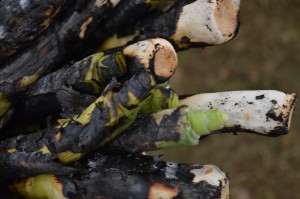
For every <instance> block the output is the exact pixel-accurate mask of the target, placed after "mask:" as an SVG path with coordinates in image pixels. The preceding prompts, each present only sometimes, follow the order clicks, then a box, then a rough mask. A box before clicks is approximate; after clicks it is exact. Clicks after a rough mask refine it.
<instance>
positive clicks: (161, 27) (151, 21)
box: [117, 0, 195, 46]
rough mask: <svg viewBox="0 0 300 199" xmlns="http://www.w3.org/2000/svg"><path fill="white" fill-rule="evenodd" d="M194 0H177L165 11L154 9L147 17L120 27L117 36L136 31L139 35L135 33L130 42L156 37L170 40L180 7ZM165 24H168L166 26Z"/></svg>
mask: <svg viewBox="0 0 300 199" xmlns="http://www.w3.org/2000/svg"><path fill="white" fill-rule="evenodd" d="M194 1H195V0H185V1H178V2H177V3H176V5H175V6H173V7H172V8H171V9H170V10H168V12H166V13H164V12H161V11H160V10H158V11H157V12H155V11H154V12H153V13H152V15H149V17H148V16H146V17H144V18H143V19H141V20H139V21H137V23H136V24H134V25H131V26H128V27H127V28H126V29H125V30H124V29H121V30H120V31H118V32H117V35H118V37H125V36H128V35H134V34H135V32H136V31H138V32H139V35H137V36H136V37H135V38H134V39H133V41H130V43H134V42H136V41H141V40H144V39H147V38H156V37H160V38H165V39H167V40H170V39H169V38H170V37H171V35H173V34H174V33H175V31H176V22H177V21H178V19H179V16H180V13H181V10H182V7H183V6H184V5H187V4H189V3H191V2H194ZM166 24H168V25H167V26H166ZM171 43H172V44H173V45H174V46H176V45H175V43H174V42H172V41H171Z"/></svg>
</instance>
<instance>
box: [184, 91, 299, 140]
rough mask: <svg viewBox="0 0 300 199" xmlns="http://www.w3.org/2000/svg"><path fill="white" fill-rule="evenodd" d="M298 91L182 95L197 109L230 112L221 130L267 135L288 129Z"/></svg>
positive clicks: (186, 101) (187, 103) (274, 134)
mask: <svg viewBox="0 0 300 199" xmlns="http://www.w3.org/2000/svg"><path fill="white" fill-rule="evenodd" d="M295 101H296V94H295V93H293V94H285V93H283V92H280V91H275V90H258V91H232V92H220V93H206V94H199V95H193V96H190V97H187V98H185V99H181V100H180V102H179V104H180V105H187V106H188V107H190V108H191V109H193V110H209V109H218V110H220V111H223V112H224V113H226V114H227V115H228V118H229V119H228V120H227V121H226V122H225V126H224V129H222V130H221V132H249V133H256V134H260V135H265V136H280V135H284V134H287V133H288V130H289V127H290V123H291V118H292V114H293V110H294V106H295Z"/></svg>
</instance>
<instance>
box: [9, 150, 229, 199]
mask: <svg viewBox="0 0 300 199" xmlns="http://www.w3.org/2000/svg"><path fill="white" fill-rule="evenodd" d="M204 166H205V165H196V164H193V165H190V164H176V163H169V162H164V161H162V160H160V159H159V158H158V157H149V156H142V155H132V154H123V155H115V154H107V153H98V152H95V153H93V154H91V155H90V156H89V157H85V158H84V159H82V160H81V161H79V162H77V163H76V166H75V167H76V169H77V171H81V172H78V173H76V174H75V175H60V176H55V179H56V180H55V181H56V182H55V184H57V183H59V184H60V185H61V187H62V189H61V192H62V195H63V196H64V197H67V198H74V197H76V198H97V197H104V198H124V199H125V198H137V199H140V198H156V197H158V195H160V196H165V197H167V198H173V197H174V198H205V199H213V198H221V197H224V198H225V197H226V195H224V194H223V193H224V190H226V189H228V187H226V185H225V184H224V183H226V184H227V183H228V178H227V176H226V175H224V174H222V172H221V171H219V170H217V169H215V168H214V167H210V169H208V170H209V171H208V170H207V171H206V172H205V173H203V174H201V175H203V176H201V177H200V178H201V179H202V180H201V179H199V180H200V181H197V182H195V179H196V174H194V173H193V171H199V170H201V169H203V168H204ZM209 172H210V173H209ZM207 174H208V175H209V174H212V175H216V177H215V182H217V184H218V185H215V184H214V183H215V182H209V181H206V180H205V179H206V176H205V175H207ZM197 179H198V177H197ZM22 181H23V183H24V182H26V178H25V179H23V180H22ZM18 183H20V181H14V182H13V183H11V184H10V187H12V188H14V187H16V186H17V184H18ZM104 184H105V186H103V185H104ZM27 186H28V184H27ZM29 186H31V185H29ZM52 186H55V185H54V184H52ZM32 188H34V187H32ZM12 191H14V189H12ZM156 194H158V195H156ZM161 194H162V195H161Z"/></svg>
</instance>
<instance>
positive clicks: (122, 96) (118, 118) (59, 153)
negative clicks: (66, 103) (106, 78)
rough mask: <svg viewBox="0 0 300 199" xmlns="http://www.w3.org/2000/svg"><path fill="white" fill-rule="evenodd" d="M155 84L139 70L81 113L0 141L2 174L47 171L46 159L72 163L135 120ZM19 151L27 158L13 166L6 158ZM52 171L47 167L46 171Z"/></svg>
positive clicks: (16, 159)
mask: <svg viewBox="0 0 300 199" xmlns="http://www.w3.org/2000/svg"><path fill="white" fill-rule="evenodd" d="M154 86H155V80H154V77H153V76H152V75H151V74H150V73H149V72H146V71H142V72H140V73H138V74H136V75H133V76H132V77H131V78H130V79H129V80H128V81H126V82H125V84H124V85H123V86H122V87H121V88H120V89H119V90H117V91H114V89H113V88H108V89H107V90H106V91H105V92H104V93H103V95H101V96H100V97H99V98H98V99H97V100H96V101H95V102H94V103H92V104H91V105H90V106H89V107H87V108H86V109H85V110H84V111H83V112H82V113H81V114H80V115H78V116H74V117H73V118H69V119H61V120H58V123H57V125H56V126H54V127H52V128H49V129H46V130H44V131H42V132H38V133H34V134H29V135H19V136H17V137H13V138H10V139H7V140H4V141H2V142H0V151H1V153H5V154H6V156H0V157H3V158H2V159H1V161H0V166H1V168H3V172H4V173H2V174H1V175H4V176H5V175H26V174H27V175H28V172H30V171H31V172H32V173H31V175H36V174H39V173H47V172H45V170H47V169H46V168H45V167H43V168H40V165H43V166H44V164H43V163H45V162H52V161H56V160H58V161H59V162H61V163H63V164H67V163H70V162H74V161H76V160H78V159H80V158H81V157H82V156H84V155H85V154H87V153H89V152H91V151H93V150H95V149H96V148H98V147H100V146H102V145H104V144H106V143H107V142H108V141H110V140H112V139H114V137H116V136H117V135H118V134H120V133H121V132H122V131H124V130H125V129H126V128H127V127H128V126H130V125H131V124H132V123H133V122H134V120H135V118H136V116H137V113H138V111H139V110H140V108H141V106H142V104H143V101H144V100H145V99H146V98H147V97H149V96H150V95H151V92H152V91H151V90H152V89H153V87H154ZM112 87H113V86H112ZM19 153H20V154H23V155H24V156H26V157H25V158H23V159H18V158H15V159H14V161H15V163H14V165H13V166H16V168H12V167H13V166H12V165H11V164H10V163H9V161H8V160H10V159H11V157H15V156H18V154H19ZM35 155H38V156H39V158H35V159H34V160H35V163H32V160H33V159H32V158H33V157H35ZM19 160H20V161H19ZM22 160H24V161H22ZM39 160H40V161H41V164H40V162H39ZM27 161H28V162H27ZM24 165H25V166H24ZM49 166H50V167H51V164H49ZM20 167H22V168H23V169H19V168H20ZM6 170H7V171H11V173H7V172H6ZM52 170H53V168H49V171H52Z"/></svg>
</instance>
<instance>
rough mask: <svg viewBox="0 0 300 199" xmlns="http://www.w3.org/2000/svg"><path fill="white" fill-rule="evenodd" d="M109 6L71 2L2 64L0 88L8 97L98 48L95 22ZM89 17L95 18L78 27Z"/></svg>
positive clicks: (97, 21)
mask: <svg viewBox="0 0 300 199" xmlns="http://www.w3.org/2000/svg"><path fill="white" fill-rule="evenodd" d="M112 9H113V8H112V6H111V5H110V4H107V5H104V6H102V7H100V8H98V7H96V6H95V5H94V1H89V2H86V3H83V2H81V1H80V0H78V1H76V2H72V4H71V6H69V7H68V9H67V10H66V12H65V13H64V17H62V18H61V20H57V21H55V22H54V23H52V25H51V26H50V27H49V28H48V29H47V30H46V31H45V32H44V33H43V34H41V35H40V36H39V37H38V38H37V39H36V40H35V41H34V42H32V43H31V45H30V46H28V48H26V49H24V50H23V51H22V52H20V53H18V54H17V55H16V56H14V57H13V58H11V59H9V60H5V65H3V67H2V68H1V69H0V79H1V81H0V91H1V92H4V93H5V95H6V96H7V98H9V99H11V98H13V96H14V95H15V93H17V92H18V91H19V90H22V89H25V88H27V87H28V86H30V85H31V84H33V83H34V82H35V81H36V80H37V79H38V78H39V77H41V76H42V75H44V74H45V73H47V72H50V71H53V70H54V69H56V68H57V67H58V66H62V65H64V64H66V63H69V62H70V61H71V60H79V59H81V58H83V57H85V56H87V55H88V54H91V53H92V52H93V51H94V50H95V49H96V48H97V44H95V43H96V42H95V40H98V39H99V38H98V37H97V35H94V32H97V31H96V28H97V27H96V25H97V24H98V23H100V22H101V21H102V20H103V19H105V18H109V17H110V16H111V11H112ZM90 16H93V19H94V20H93V21H91V23H90V24H89V25H88V27H86V29H84V30H80V27H81V26H82V24H83V23H84V21H85V20H86V19H87V18H88V17H90ZM80 31H84V37H83V38H80V37H79V34H80ZM82 34H83V33H82ZM78 49H80V50H78ZM33 74H35V79H32V80H31V82H28V83H27V84H25V85H24V84H20V80H22V78H24V77H25V76H32V75H33Z"/></svg>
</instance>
